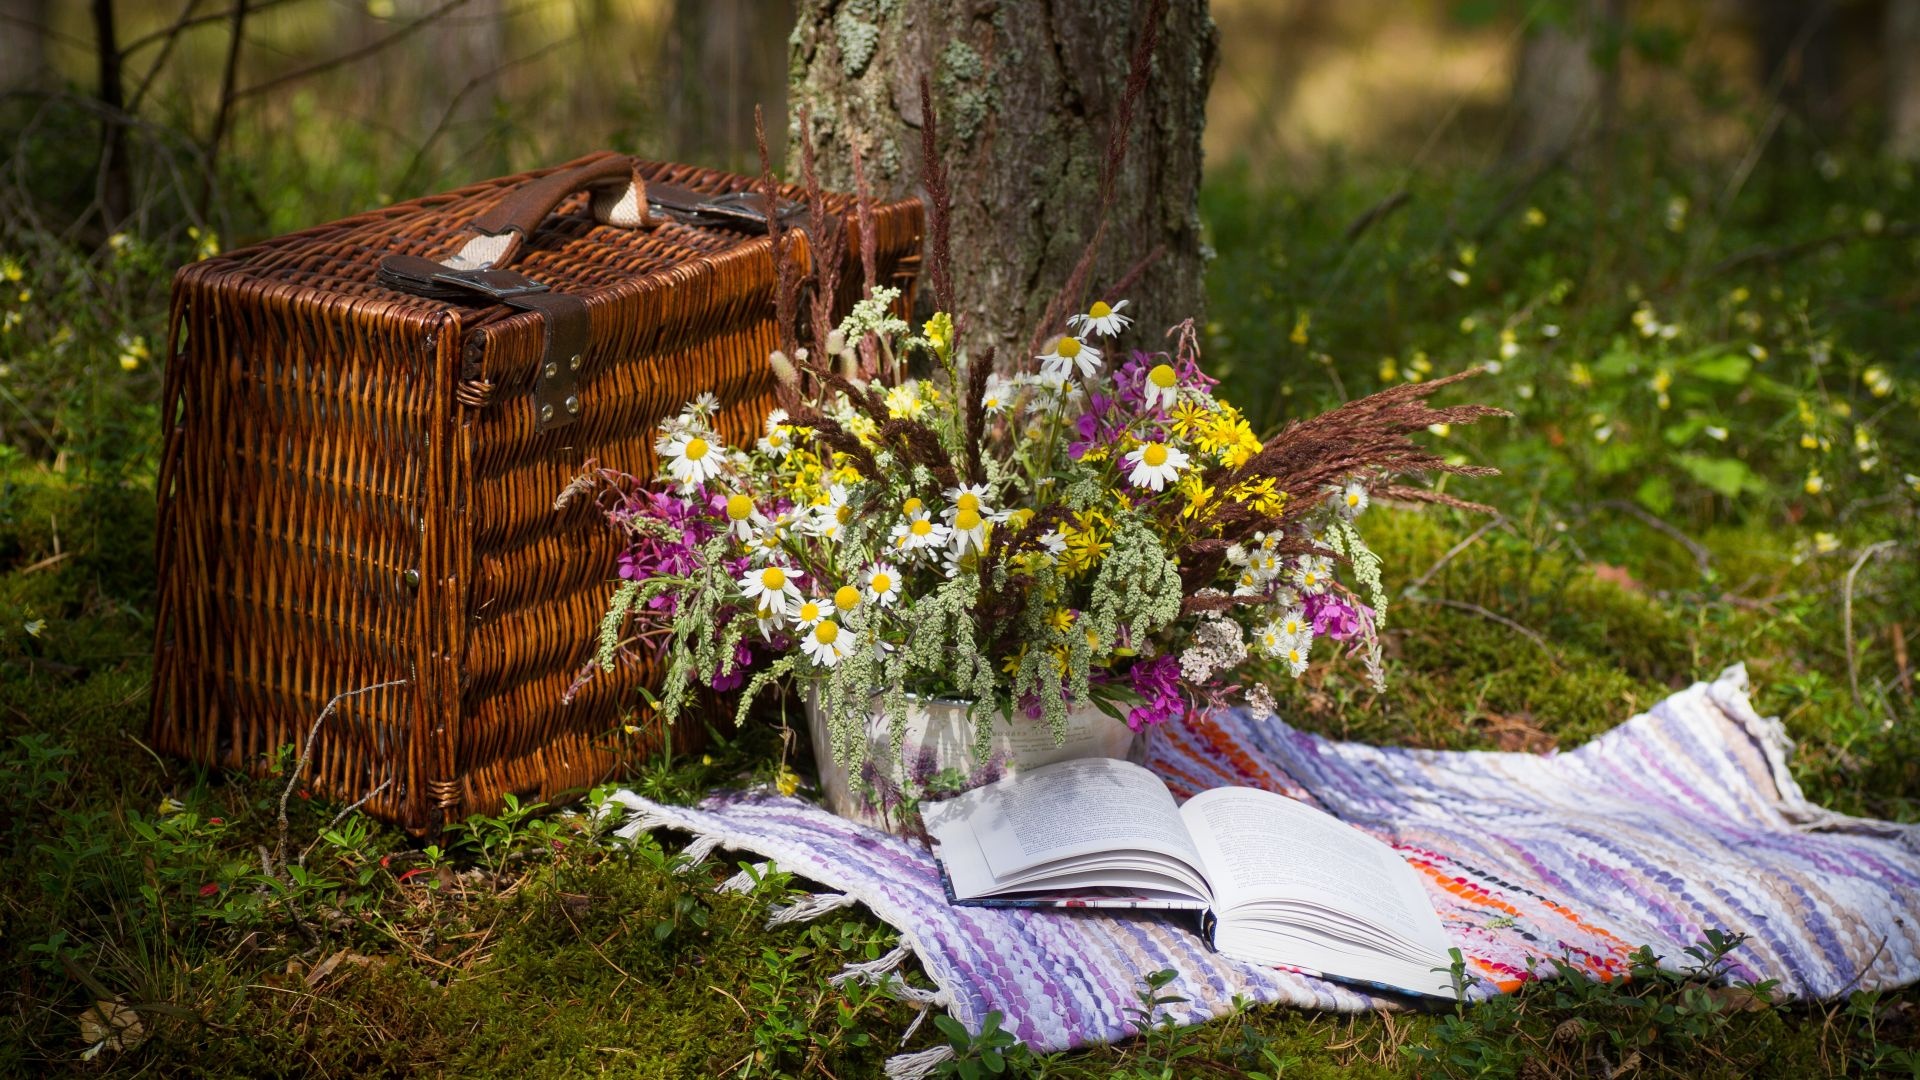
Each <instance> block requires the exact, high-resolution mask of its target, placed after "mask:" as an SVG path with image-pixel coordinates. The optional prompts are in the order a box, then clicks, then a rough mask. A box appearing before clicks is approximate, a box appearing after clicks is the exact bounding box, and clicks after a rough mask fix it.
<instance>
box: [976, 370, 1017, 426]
mask: <svg viewBox="0 0 1920 1080" xmlns="http://www.w3.org/2000/svg"><path fill="white" fill-rule="evenodd" d="M1013 391H1014V383H1013V380H1011V379H1004V378H1001V377H1000V375H999V374H998V373H995V374H992V375H989V376H987V386H986V389H984V390H982V391H980V406H981V407H982V408H984V409H985V410H986V411H987V415H988V416H999V415H1001V414H1002V413H1004V412H1006V411H1007V410H1008V409H1009V408H1012V407H1013Z"/></svg>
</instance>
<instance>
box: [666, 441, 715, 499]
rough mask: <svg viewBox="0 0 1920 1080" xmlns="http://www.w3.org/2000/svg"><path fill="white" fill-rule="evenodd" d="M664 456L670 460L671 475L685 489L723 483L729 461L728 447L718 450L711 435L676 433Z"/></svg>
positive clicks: (668, 443)
mask: <svg viewBox="0 0 1920 1080" xmlns="http://www.w3.org/2000/svg"><path fill="white" fill-rule="evenodd" d="M660 452H661V453H662V454H664V455H666V458H667V475H668V476H670V477H672V478H673V479H674V481H675V482H676V483H678V484H679V485H680V486H681V487H682V488H683V489H684V488H692V487H695V486H697V485H699V484H704V483H707V482H708V481H710V480H717V479H719V477H720V470H721V469H722V467H723V465H724V462H725V461H726V452H725V448H724V447H720V446H715V445H714V444H713V442H712V441H710V440H709V438H708V435H707V434H702V433H695V432H692V431H681V432H677V433H675V434H674V435H673V436H672V437H671V438H669V439H668V440H667V445H666V446H665V447H662V448H661V451H660Z"/></svg>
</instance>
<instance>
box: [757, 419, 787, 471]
mask: <svg viewBox="0 0 1920 1080" xmlns="http://www.w3.org/2000/svg"><path fill="white" fill-rule="evenodd" d="M759 446H760V452H761V453H763V454H766V455H768V456H770V457H777V458H780V459H782V460H784V459H785V458H786V456H787V455H788V454H791V453H793V429H792V428H790V427H788V426H787V410H785V409H775V410H773V411H772V412H770V413H768V414H767V433H766V434H765V435H762V436H760V443H759Z"/></svg>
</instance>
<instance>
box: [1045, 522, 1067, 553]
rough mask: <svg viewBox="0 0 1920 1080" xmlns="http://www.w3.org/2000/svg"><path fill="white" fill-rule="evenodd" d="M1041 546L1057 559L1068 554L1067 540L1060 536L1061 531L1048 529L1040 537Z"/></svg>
mask: <svg viewBox="0 0 1920 1080" xmlns="http://www.w3.org/2000/svg"><path fill="white" fill-rule="evenodd" d="M1040 546H1041V547H1043V548H1045V549H1046V551H1047V554H1049V555H1051V556H1053V557H1054V558H1056V559H1057V558H1059V557H1060V556H1062V555H1065V554H1066V553H1067V538H1066V537H1064V536H1062V535H1060V530H1059V529H1048V530H1047V531H1046V532H1045V533H1043V534H1042V535H1041V537H1040Z"/></svg>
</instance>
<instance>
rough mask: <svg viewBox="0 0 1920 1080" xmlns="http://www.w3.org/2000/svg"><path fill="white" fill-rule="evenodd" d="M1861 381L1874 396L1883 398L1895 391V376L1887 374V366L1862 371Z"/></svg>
mask: <svg viewBox="0 0 1920 1080" xmlns="http://www.w3.org/2000/svg"><path fill="white" fill-rule="evenodd" d="M1860 381H1861V382H1863V383H1865V384H1866V387H1867V392H1868V393H1869V394H1872V395H1873V396H1874V397H1878V398H1883V397H1886V396H1888V395H1889V394H1892V393H1893V376H1891V375H1888V374H1887V369H1886V368H1882V367H1870V368H1868V369H1867V370H1865V371H1863V372H1861V373H1860Z"/></svg>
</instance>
